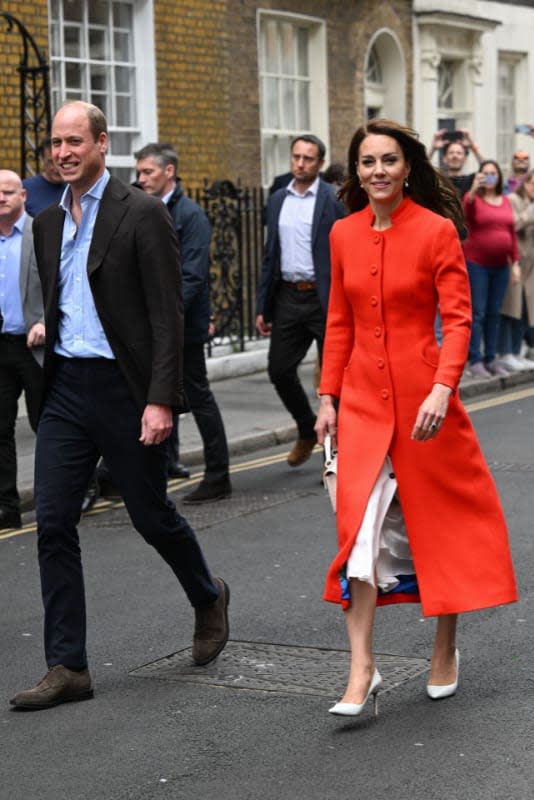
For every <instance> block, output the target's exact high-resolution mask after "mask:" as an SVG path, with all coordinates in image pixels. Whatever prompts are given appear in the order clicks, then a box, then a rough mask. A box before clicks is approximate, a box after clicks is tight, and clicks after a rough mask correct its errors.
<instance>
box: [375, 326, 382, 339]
mask: <svg viewBox="0 0 534 800" xmlns="http://www.w3.org/2000/svg"><path fill="white" fill-rule="evenodd" d="M375 336H376V337H377V339H378V337H379V336H382V328H375Z"/></svg>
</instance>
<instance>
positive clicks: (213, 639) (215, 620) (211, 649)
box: [193, 578, 230, 667]
mask: <svg viewBox="0 0 534 800" xmlns="http://www.w3.org/2000/svg"><path fill="white" fill-rule="evenodd" d="M213 582H214V583H215V584H216V585H217V587H218V588H219V591H220V594H219V597H218V598H217V600H216V601H215V602H214V603H213V605H212V606H209V607H208V608H195V633H194V636H193V661H194V662H195V664H196V665H197V666H199V667H203V666H205V665H206V664H209V663H210V661H213V659H214V658H217V656H218V655H219V653H220V652H221V650H223V648H224V646H225V645H226V642H227V641H228V633H229V628H228V605H229V603H230V589H229V588H228V586H227V585H226V584H225V582H224V581H223V579H222V578H214V579H213Z"/></svg>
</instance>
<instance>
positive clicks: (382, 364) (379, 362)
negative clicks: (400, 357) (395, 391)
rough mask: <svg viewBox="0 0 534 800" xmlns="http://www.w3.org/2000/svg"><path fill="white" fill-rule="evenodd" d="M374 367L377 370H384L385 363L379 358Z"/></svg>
mask: <svg viewBox="0 0 534 800" xmlns="http://www.w3.org/2000/svg"><path fill="white" fill-rule="evenodd" d="M376 365H377V367H378V369H384V367H385V365H386V362H385V361H384V359H383V358H379V359H378V361H377V362H376Z"/></svg>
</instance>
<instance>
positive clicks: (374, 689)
mask: <svg viewBox="0 0 534 800" xmlns="http://www.w3.org/2000/svg"><path fill="white" fill-rule="evenodd" d="M381 686H382V676H381V674H380V673H379V671H378V670H377V669H375V671H374V675H373V677H372V680H371V685H370V686H369V691H368V692H367V694H366V695H365V700H364V701H363V703H336V704H335V706H332V708H329V709H328V711H329V712H330V714H339V715H340V716H342V717H357V716H358V714H361V713H362V711H363V707H364V705H365V704H366V703H367V701H368V700H369V697H370V696H371V695H372V696H373V702H374V714H375V717H377V716H378V690H379V689H380V687H381Z"/></svg>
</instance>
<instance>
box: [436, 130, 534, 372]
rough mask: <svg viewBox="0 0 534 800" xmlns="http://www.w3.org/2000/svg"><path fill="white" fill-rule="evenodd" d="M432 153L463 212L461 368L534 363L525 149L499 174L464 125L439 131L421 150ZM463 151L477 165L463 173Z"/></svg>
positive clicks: (532, 186)
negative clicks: (466, 327)
mask: <svg viewBox="0 0 534 800" xmlns="http://www.w3.org/2000/svg"><path fill="white" fill-rule="evenodd" d="M436 152H437V153H439V166H440V169H441V170H442V171H443V172H444V173H445V174H446V175H447V176H448V177H449V178H450V180H451V182H452V183H453V185H454V187H455V188H456V190H457V191H458V193H459V195H460V197H461V200H462V202H463V206H464V212H465V224H466V228H465V230H464V231H462V232H461V235H462V239H463V247H464V253H465V258H466V263H467V269H468V272H469V281H470V285H471V299H472V304H473V327H472V335H471V343H470V347H469V363H468V370H469V373H470V374H471V375H472V376H473V377H475V378H489V377H491V376H492V375H497V376H499V377H508V376H509V375H510V373H511V372H518V371H522V370H529V369H534V269H533V267H534V171H533V170H531V168H530V156H529V153H528V152H527V151H526V150H517V151H516V152H515V153H514V154H513V157H512V163H511V169H510V174H509V177H508V178H507V179H506V180H504V177H503V173H502V170H501V167H500V165H499V164H498V163H497V162H496V161H495V160H494V159H490V158H485V157H484V156H483V155H482V153H481V152H480V149H479V148H478V147H477V145H476V144H475V143H474V142H473V139H472V137H471V134H470V133H469V131H468V130H466V129H462V130H459V131H446V130H439V131H438V132H437V133H436V134H435V135H434V138H433V141H432V145H431V148H430V151H429V156H430V157H432V156H433V155H434V153H436ZM470 153H472V154H473V155H474V156H475V158H476V160H477V161H478V171H477V172H472V173H469V174H466V173H465V172H464V168H465V164H466V161H467V158H468V156H469V154H470ZM437 332H438V336H439V334H440V330H439V324H438V326H437Z"/></svg>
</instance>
